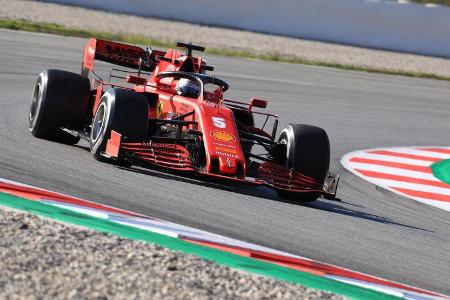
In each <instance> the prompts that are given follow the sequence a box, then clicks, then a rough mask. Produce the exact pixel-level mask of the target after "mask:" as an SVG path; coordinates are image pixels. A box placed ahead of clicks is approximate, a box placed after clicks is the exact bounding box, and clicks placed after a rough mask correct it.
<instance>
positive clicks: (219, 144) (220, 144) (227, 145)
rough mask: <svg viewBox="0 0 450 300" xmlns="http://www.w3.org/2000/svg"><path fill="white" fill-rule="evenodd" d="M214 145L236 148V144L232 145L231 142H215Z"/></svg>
mask: <svg viewBox="0 0 450 300" xmlns="http://www.w3.org/2000/svg"><path fill="white" fill-rule="evenodd" d="M213 145H215V146H220V147H227V148H233V149H235V148H236V146H235V145H230V144H223V143H217V142H213Z"/></svg>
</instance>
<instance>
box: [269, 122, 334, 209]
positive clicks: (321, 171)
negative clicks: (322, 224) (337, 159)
mask: <svg viewBox="0 0 450 300" xmlns="http://www.w3.org/2000/svg"><path fill="white" fill-rule="evenodd" d="M278 142H279V143H280V144H285V145H286V159H285V161H284V165H285V166H286V167H287V168H289V169H294V170H295V171H297V172H300V173H301V174H304V175H306V176H309V177H311V178H313V179H315V180H316V181H317V182H318V183H320V184H323V183H324V181H325V178H326V176H327V174H328V169H329V166H330V142H329V140H328V135H327V133H326V132H325V130H323V129H322V128H319V127H316V126H312V125H304V124H290V125H288V126H287V127H286V128H285V129H284V130H283V131H282V132H281V134H280V137H279V139H278ZM277 193H278V195H279V196H280V197H281V198H284V199H288V200H294V201H301V202H310V201H314V200H316V199H317V198H318V197H319V196H320V193H317V192H314V193H313V192H306V193H293V192H286V191H278V192H277Z"/></svg>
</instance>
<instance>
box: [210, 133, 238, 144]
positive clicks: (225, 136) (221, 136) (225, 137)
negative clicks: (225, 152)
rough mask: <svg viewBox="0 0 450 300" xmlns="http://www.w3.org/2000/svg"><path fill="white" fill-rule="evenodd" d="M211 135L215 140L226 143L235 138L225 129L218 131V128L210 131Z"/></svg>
mask: <svg viewBox="0 0 450 300" xmlns="http://www.w3.org/2000/svg"><path fill="white" fill-rule="evenodd" d="M211 136H212V137H213V138H214V139H215V140H216V141H221V142H226V143H228V142H231V141H235V140H236V138H235V137H234V136H233V135H232V134H231V133H228V132H225V131H220V130H215V131H211Z"/></svg>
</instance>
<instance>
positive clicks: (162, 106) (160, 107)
mask: <svg viewBox="0 0 450 300" xmlns="http://www.w3.org/2000/svg"><path fill="white" fill-rule="evenodd" d="M163 108H164V103H162V102H161V101H159V102H158V106H157V107H156V117H157V118H159V117H160V116H161V113H162V110H163Z"/></svg>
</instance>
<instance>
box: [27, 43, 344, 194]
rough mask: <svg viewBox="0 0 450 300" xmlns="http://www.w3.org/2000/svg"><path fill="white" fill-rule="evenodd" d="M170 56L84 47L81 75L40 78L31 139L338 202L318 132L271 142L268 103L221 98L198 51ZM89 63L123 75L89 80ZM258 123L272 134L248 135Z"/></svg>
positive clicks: (300, 128) (218, 83)
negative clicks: (80, 145)
mask: <svg viewBox="0 0 450 300" xmlns="http://www.w3.org/2000/svg"><path fill="white" fill-rule="evenodd" d="M177 47H180V48H184V49H186V53H185V54H181V53H180V52H179V51H177V50H174V49H169V50H167V51H166V52H164V51H159V50H152V49H151V48H150V47H147V48H146V49H144V48H141V47H137V46H132V45H126V44H121V43H116V42H111V41H105V40H98V39H90V40H89V41H88V43H87V45H86V47H85V51H84V59H83V63H82V71H81V74H80V75H78V74H74V73H70V72H66V71H61V70H53V69H49V70H45V71H43V72H42V73H40V74H39V77H38V80H37V82H36V86H35V89H34V93H33V97H32V103H31V109H30V115H29V122H30V131H31V133H32V134H33V135H34V136H35V137H39V138H47V139H51V140H55V141H59V142H63V143H66V144H75V143H77V142H78V141H79V140H80V138H83V139H86V140H87V141H89V143H90V148H91V152H92V154H93V156H94V157H95V158H96V159H97V160H99V161H112V162H115V163H117V164H121V165H126V166H132V165H138V166H141V167H152V166H153V167H154V166H158V167H162V168H166V169H171V170H177V171H181V172H185V173H187V174H198V175H202V176H208V177H214V178H218V179H221V180H222V179H223V180H228V181H235V182H240V183H245V184H251V185H256V186H257V185H264V186H268V187H270V188H273V189H275V190H276V191H277V193H278V195H279V196H280V197H282V198H285V199H290V200H295V201H313V200H315V199H317V198H318V197H319V196H323V197H325V198H327V199H335V195H336V189H337V184H338V180H339V176H338V175H335V174H332V173H330V172H328V168H329V162H330V146H329V141H328V136H327V134H326V132H325V131H324V130H323V129H321V128H318V127H314V126H311V125H301V124H291V125H288V126H287V127H286V128H285V129H283V130H282V131H281V134H280V135H279V137H278V139H277V140H276V139H275V136H276V131H277V125H278V119H277V116H276V115H273V114H268V113H263V112H261V111H256V110H255V108H259V109H264V108H266V106H267V101H265V100H261V99H255V98H252V99H250V101H249V102H248V103H244V102H238V101H234V100H228V99H226V98H224V93H225V92H226V91H227V89H228V87H229V86H228V84H227V83H226V82H225V81H223V80H221V79H219V78H217V77H215V76H210V75H206V71H213V69H214V68H213V67H212V66H210V65H208V64H207V63H206V61H205V60H203V59H202V58H201V57H195V56H193V55H192V51H193V50H195V51H204V48H203V47H200V46H195V45H192V44H184V43H178V44H177ZM94 60H101V61H105V62H108V63H112V64H115V65H119V66H122V67H125V68H126V69H112V71H111V73H110V76H109V80H108V81H105V80H103V79H102V78H100V77H99V76H98V75H97V74H96V73H95V71H94ZM112 78H115V80H117V78H120V79H122V81H121V83H112V82H111V80H112ZM256 116H258V117H261V116H262V117H263V118H264V119H265V122H264V125H266V123H267V120H268V119H271V120H272V121H271V124H272V123H273V129H272V130H271V132H266V131H264V127H265V126H262V128H258V127H256V126H255V118H256ZM255 149H259V150H263V152H264V153H262V154H255Z"/></svg>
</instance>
